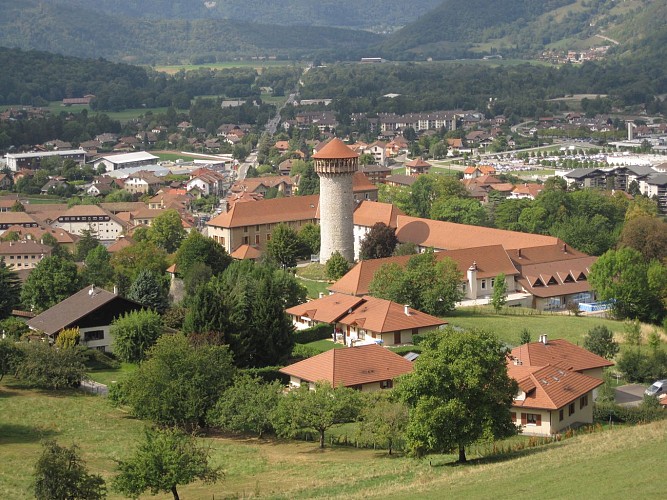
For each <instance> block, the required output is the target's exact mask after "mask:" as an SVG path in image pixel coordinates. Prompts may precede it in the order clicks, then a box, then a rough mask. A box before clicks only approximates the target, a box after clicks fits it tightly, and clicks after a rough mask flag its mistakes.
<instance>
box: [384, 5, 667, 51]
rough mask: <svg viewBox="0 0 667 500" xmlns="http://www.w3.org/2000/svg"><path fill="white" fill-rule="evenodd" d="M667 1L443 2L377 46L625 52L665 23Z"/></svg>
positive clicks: (399, 48)
mask: <svg viewBox="0 0 667 500" xmlns="http://www.w3.org/2000/svg"><path fill="white" fill-rule="evenodd" d="M666 22H667V0H625V1H623V2H617V1H614V0H544V1H540V2H536V1H534V0H495V1H493V2H490V1H488V0H445V1H444V2H443V3H442V4H441V5H440V6H439V7H437V8H436V9H434V10H433V11H431V12H429V13H428V14H427V15H424V16H422V17H421V18H419V19H417V20H416V21H415V22H413V23H411V24H409V25H407V26H405V27H404V28H402V29H401V30H399V31H397V32H396V33H393V34H392V35H390V36H388V37H387V38H386V39H385V40H384V41H383V42H382V44H381V45H380V46H379V47H378V49H379V51H380V52H381V53H382V54H383V55H384V56H385V57H387V58H392V59H422V58H425V57H433V58H434V59H451V58H458V57H480V56H481V55H484V54H492V53H500V54H502V55H503V56H506V57H507V56H509V57H534V56H536V55H538V54H539V53H540V52H541V51H543V50H545V49H560V50H568V49H575V48H579V49H581V48H588V47H592V46H599V45H612V46H613V47H614V51H616V52H623V51H624V50H626V49H627V48H630V47H633V46H635V47H637V46H638V44H639V45H640V44H641V43H642V40H643V39H650V38H651V37H652V36H653V34H654V33H656V32H659V31H660V30H662V29H663V28H664V27H665V23H666Z"/></svg>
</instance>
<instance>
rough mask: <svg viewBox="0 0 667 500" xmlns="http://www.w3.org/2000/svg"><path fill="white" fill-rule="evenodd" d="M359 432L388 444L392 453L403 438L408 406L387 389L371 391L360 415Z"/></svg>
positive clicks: (383, 444) (378, 441) (377, 441)
mask: <svg viewBox="0 0 667 500" xmlns="http://www.w3.org/2000/svg"><path fill="white" fill-rule="evenodd" d="M359 419H360V420H361V424H360V426H359V432H360V434H361V435H362V436H366V437H369V438H371V439H372V440H373V442H374V443H377V444H379V445H380V446H386V447H387V449H388V450H389V454H390V455H391V454H392V451H393V449H394V447H395V446H396V443H397V442H400V441H402V440H403V438H404V436H405V430H406V428H407V425H408V407H407V406H406V405H405V403H403V402H401V401H396V400H395V398H394V395H393V394H391V393H390V394H387V391H381V392H375V393H369V395H368V396H367V400H366V402H365V404H364V405H363V407H362V409H361V414H360V415H359Z"/></svg>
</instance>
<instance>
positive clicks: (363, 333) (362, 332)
mask: <svg viewBox="0 0 667 500" xmlns="http://www.w3.org/2000/svg"><path fill="white" fill-rule="evenodd" d="M357 338H358V339H359V340H366V330H359V332H358V333H357Z"/></svg>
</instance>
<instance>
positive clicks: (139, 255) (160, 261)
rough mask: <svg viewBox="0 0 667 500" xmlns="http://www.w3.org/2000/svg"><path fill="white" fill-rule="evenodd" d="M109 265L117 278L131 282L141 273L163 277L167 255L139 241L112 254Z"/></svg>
mask: <svg viewBox="0 0 667 500" xmlns="http://www.w3.org/2000/svg"><path fill="white" fill-rule="evenodd" d="M111 265H112V266H113V268H114V271H115V272H116V275H117V276H119V275H122V276H124V277H125V278H126V279H127V280H129V281H130V282H132V281H134V280H135V279H136V277H137V275H138V274H139V273H140V272H141V271H152V272H153V273H155V274H157V275H159V276H161V275H163V274H164V273H165V271H166V270H167V254H166V253H165V251H164V250H163V249H161V248H158V247H156V246H155V244H154V243H153V242H151V241H139V242H137V243H135V244H134V245H132V246H129V247H125V248H123V249H121V250H119V251H118V252H116V253H114V254H113V256H112V257H111Z"/></svg>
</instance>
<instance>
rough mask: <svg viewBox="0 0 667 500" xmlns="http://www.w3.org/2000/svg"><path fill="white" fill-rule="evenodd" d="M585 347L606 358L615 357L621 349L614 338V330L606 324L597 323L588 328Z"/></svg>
mask: <svg viewBox="0 0 667 500" xmlns="http://www.w3.org/2000/svg"><path fill="white" fill-rule="evenodd" d="M584 349H587V350H589V351H591V352H592V353H593V354H597V355H598V356H602V357H603V358H606V359H613V358H614V356H616V354H618V351H619V349H620V347H619V345H618V342H616V341H615V340H614V334H613V332H612V331H611V330H610V329H609V328H607V327H606V326H604V325H597V326H594V327H593V328H591V329H590V330H588V333H587V334H586V336H585V337H584Z"/></svg>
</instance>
